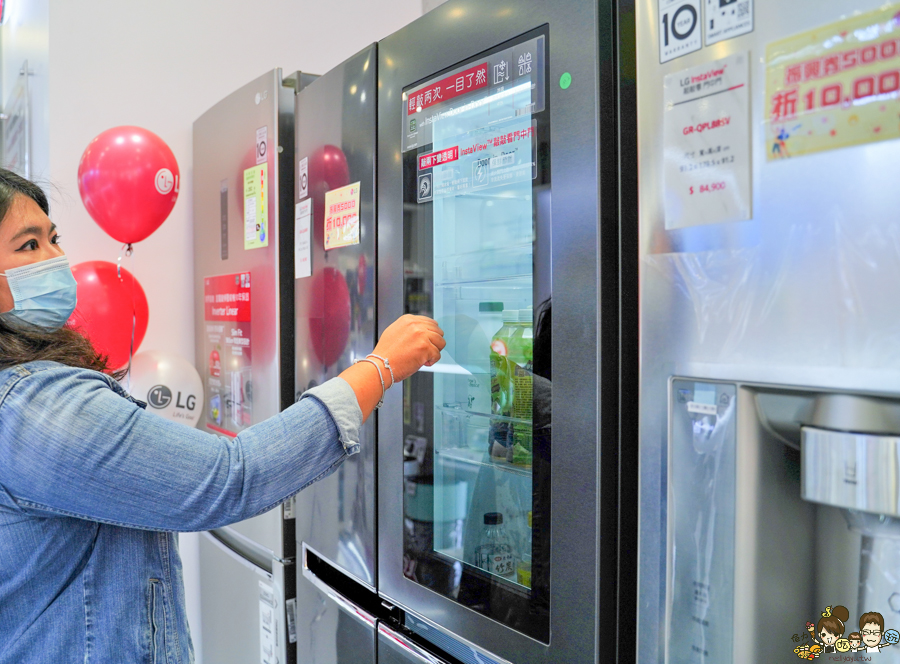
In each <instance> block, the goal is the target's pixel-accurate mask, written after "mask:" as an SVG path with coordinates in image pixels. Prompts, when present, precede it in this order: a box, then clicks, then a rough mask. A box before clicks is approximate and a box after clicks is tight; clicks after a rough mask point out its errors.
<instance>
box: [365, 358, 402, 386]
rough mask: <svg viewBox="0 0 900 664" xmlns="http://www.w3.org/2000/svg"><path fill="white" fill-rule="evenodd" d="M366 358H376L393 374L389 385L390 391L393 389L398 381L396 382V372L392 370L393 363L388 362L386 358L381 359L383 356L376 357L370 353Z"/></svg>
mask: <svg viewBox="0 0 900 664" xmlns="http://www.w3.org/2000/svg"><path fill="white" fill-rule="evenodd" d="M366 357H374V358H375V359H376V360H381V363H382V364H383V365H384V368H385V369H387V370H388V371H389V372H390V374H391V384H390V385H388V389H390V388H392V387H393V386H394V383H396V382H397V381H396V380H394V370H393V368H391V363H390V362H388V359H387V358H386V357H381V355H376V354H375V353H369V354H368V355H366Z"/></svg>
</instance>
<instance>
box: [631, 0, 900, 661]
mask: <svg viewBox="0 0 900 664" xmlns="http://www.w3.org/2000/svg"><path fill="white" fill-rule="evenodd" d="M701 5H702V7H701ZM683 6H685V7H689V8H690V9H681V8H682V7H683ZM880 7H882V5H881V4H880V3H877V2H874V1H868V0H863V1H861V2H853V3H849V2H846V1H840V0H824V1H822V2H810V1H807V0H804V1H802V2H792V3H783V2H775V1H774V0H754V1H753V2H747V1H746V0H741V2H736V3H735V2H728V1H726V0H722V1H721V2H720V1H719V0H715V1H713V0H709V1H707V0H704V2H702V3H700V2H696V3H693V2H687V1H685V2H668V1H666V0H660V2H659V3H656V2H642V3H636V5H635V17H636V44H637V72H638V76H637V101H638V141H639V148H638V157H639V163H640V171H639V182H640V205H639V209H640V224H639V229H640V253H639V255H640V271H641V281H640V297H641V300H640V301H641V305H640V319H641V337H640V351H641V370H640V371H641V372H640V380H641V412H640V501H639V505H640V532H639V536H640V548H639V552H640V554H639V584H638V589H639V603H638V606H639V610H638V621H637V627H638V634H637V639H636V641H635V650H634V657H636V659H637V660H638V661H641V662H660V663H662V662H673V663H674V662H756V661H773V662H775V661H778V662H788V661H796V660H797V657H798V655H800V654H803V652H795V651H796V649H800V648H803V647H804V646H810V645H812V644H813V642H812V641H811V640H810V634H809V632H808V630H807V623H808V622H809V623H811V624H812V625H813V631H816V630H817V629H818V628H817V625H818V624H819V623H820V621H821V620H822V619H823V618H825V617H827V616H826V615H825V614H828V613H831V611H832V609H834V608H835V607H836V606H838V605H840V606H843V607H846V609H847V611H848V613H849V619H848V620H847V621H846V624H845V625H844V630H843V634H842V636H843V637H844V638H846V637H847V636H849V635H850V634H851V633H853V632H860V631H862V630H861V627H860V626H859V620H860V618H861V616H862V615H863V614H865V613H868V612H878V613H880V614H882V616H883V619H884V623H885V624H884V631H885V634H882V635H881V638H884V639H885V640H884V641H882V642H881V645H882V646H883V650H882V652H881V653H879V654H878V656H877V658H878V660H879V661H885V662H895V661H900V652H898V650H900V648H898V647H896V645H893V644H891V643H890V639H891V638H892V637H891V635H889V634H887V632H888V630H891V629H893V630H897V629H898V628H900V613H898V611H900V585H898V584H900V560H898V558H897V551H898V547H897V535H898V529H897V507H898V502H897V495H898V482H897V477H898V462H897V444H898V434H900V428H898V420H897V413H898V410H897V409H898V407H900V387H898V386H900V356H898V354H897V350H896V349H897V347H898V346H897V344H896V342H897V331H898V320H900V318H898V316H897V313H896V312H897V309H896V306H895V303H894V299H895V298H894V297H893V295H892V294H891V292H892V291H891V290H890V288H889V287H887V286H886V285H887V284H890V283H893V280H894V279H895V278H896V275H897V266H898V265H900V262H898V255H897V249H896V245H895V244H894V243H893V240H892V238H894V237H895V236H896V234H897V233H898V231H900V226H898V220H897V217H896V215H895V214H894V213H893V212H892V210H894V209H896V207H897V205H898V204H900V193H898V190H897V188H896V186H894V185H893V165H894V164H896V162H897V158H898V155H900V146H898V143H897V141H875V142H870V141H869V140H868V139H867V138H866V139H859V140H858V144H856V145H852V146H848V147H843V148H840V149H825V150H823V151H820V152H816V153H810V154H801V153H802V152H803V150H802V149H796V148H794V147H792V146H797V145H802V143H800V142H798V141H801V140H807V139H806V138H805V137H806V136H813V135H814V134H819V133H820V132H824V133H825V134H827V133H829V132H830V131H831V132H833V133H831V136H839V135H841V132H842V131H844V130H845V128H846V127H852V126H853V125H855V123H856V121H858V120H860V119H861V118H866V117H871V116H870V115H868V114H870V112H873V111H874V113H876V114H877V113H878V112H880V111H879V110H878V109H879V106H880V105H882V104H883V105H884V108H885V111H884V112H887V111H888V110H890V111H891V112H894V111H895V110H896V109H895V106H896V99H895V96H893V97H892V96H890V95H888V96H887V97H884V98H880V99H878V100H877V103H876V102H872V103H874V104H875V105H874V106H869V107H866V105H867V104H868V103H870V101H872V100H868V96H867V94H866V89H865V87H864V86H863V87H862V88H857V89H856V90H854V93H853V94H854V95H857V99H856V100H855V102H854V99H846V100H845V99H843V98H841V99H838V100H837V102H836V105H837V106H839V107H841V106H842V104H844V103H846V106H845V107H844V108H847V109H851V108H854V109H859V110H858V116H857V115H855V114H854V113H853V112H852V111H850V112H848V114H847V116H837V117H840V118H842V119H841V124H840V126H834V127H833V128H832V127H825V129H821V130H820V128H819V127H811V126H810V125H809V123H808V119H807V118H806V117H804V113H812V107H814V106H815V105H816V104H818V103H819V101H820V99H821V97H820V96H819V92H818V91H817V92H816V93H815V94H813V95H812V96H810V97H807V96H806V95H807V94H808V91H809V89H810V86H807V87H806V88H803V87H798V88H797V90H799V93H797V92H796V91H795V92H793V93H792V92H791V90H790V89H789V90H788V91H787V93H786V94H798V96H800V97H801V99H800V102H799V104H798V106H797V107H796V110H797V111H798V117H795V118H793V119H785V118H783V117H781V116H779V113H781V112H782V111H784V110H785V108H787V107H785V108H782V109H781V110H780V111H776V110H775V109H776V108H777V107H776V106H774V105H773V104H777V103H779V102H778V101H776V99H775V97H774V96H773V97H770V96H767V85H771V79H770V77H771V75H772V67H773V62H775V60H776V56H775V55H773V53H774V52H775V51H773V50H772V49H773V47H772V46H771V45H772V44H773V43H774V42H779V41H780V40H784V39H786V38H789V37H791V36H793V35H799V34H801V33H806V32H807V31H810V33H809V35H808V36H807V37H806V38H804V39H803V41H804V48H807V49H808V50H807V53H809V55H808V59H809V60H811V61H816V60H817V58H818V59H820V60H821V62H822V67H823V69H822V70H821V72H822V76H825V74H824V71H825V70H824V67H825V64H824V63H825V59H826V56H828V55H829V54H826V56H822V55H821V54H819V55H817V53H819V51H818V50H817V49H819V48H826V49H832V50H833V51H834V53H838V54H840V53H841V52H842V51H844V50H848V49H851V48H857V46H858V48H860V49H863V50H865V49H867V48H869V46H867V44H866V43H860V44H858V45H856V46H854V45H852V44H850V43H848V42H852V41H853V40H854V39H862V40H863V41H865V40H869V41H872V40H874V41H875V43H877V40H878V39H879V38H881V37H883V35H884V34H885V32H884V30H885V28H883V27H878V26H879V25H881V26H884V25H887V26H891V25H892V23H891V19H890V17H888V20H887V22H886V23H884V22H883V23H881V24H879V23H878V22H877V21H876V22H875V23H873V24H872V26H875V27H872V26H869V29H868V32H866V31H865V30H864V29H861V28H860V29H857V30H856V31H854V30H853V29H848V30H847V31H846V32H845V33H844V34H843V35H841V31H840V29H837V30H835V29H826V28H822V29H821V30H817V29H819V28H820V27H821V26H826V25H827V24H830V23H832V22H836V21H839V20H846V19H848V17H852V16H853V15H854V14H863V15H864V14H865V13H867V12H870V11H873V10H876V9H879V8H880ZM678 11H680V12H681V14H680V20H681V21H683V22H680V23H678V24H677V27H676V25H675V23H674V21H675V19H676V16H675V12H678ZM731 11H734V12H735V14H734V16H737V15H738V12H740V13H742V14H743V15H744V16H747V15H748V14H749V16H750V19H751V22H750V24H749V28H750V31H748V32H746V33H744V34H739V35H738V36H735V37H733V38H730V39H729V38H723V39H720V38H719V37H716V36H715V35H716V34H719V33H716V32H715V30H716V29H717V28H715V25H716V23H715V22H716V21H719V20H720V19H722V18H723V17H724V24H727V25H733V24H734V23H733V22H732V23H728V21H732V18H731V17H732V16H733V15H732V14H730V13H729V12H731ZM885 11H887V10H885ZM691 17H693V19H696V25H695V26H693V27H691V20H693V19H692V18H691ZM745 25H747V24H745ZM720 27H721V25H720ZM673 29H674V30H675V32H673ZM692 30H696V31H697V33H696V35H694V37H692V38H689V32H690V31H692ZM676 33H677V34H676ZM832 33H834V34H837V35H838V38H837V39H835V40H833V41H831V42H828V41H826V38H825V37H824V36H822V35H825V34H832ZM711 34H712V35H714V36H713V37H712V38H711V37H710V35H711ZM698 35H699V36H698ZM678 40H680V42H679V41H678ZM698 40H699V41H698ZM672 48H680V49H681V50H680V52H676V51H673V50H666V49H672ZM885 52H886V53H887V54H888V55H890V48H888V50H887V51H885ZM679 53H684V55H679ZM798 57H799V56H798ZM741 58H743V61H742V60H741ZM742 62H743V63H746V64H745V66H746V81H745V82H744V83H741V85H745V86H746V88H747V89H748V90H749V97H748V99H749V101H748V103H747V106H746V115H745V116H744V117H738V116H736V115H732V116H730V117H731V118H732V120H733V121H734V122H735V124H736V126H739V127H742V128H743V130H745V131H746V132H747V134H746V135H747V145H746V146H744V145H742V144H735V145H737V147H738V148H740V150H743V151H744V152H745V154H744V155H743V156H739V157H738V158H739V159H744V158H746V162H745V163H747V165H748V168H749V175H750V179H749V181H750V182H751V186H750V189H749V193H750V195H749V198H748V199H747V201H745V203H746V207H743V209H744V210H745V211H748V213H747V214H743V213H741V212H738V213H736V214H733V213H734V210H731V211H726V212H723V210H724V208H719V209H717V210H711V209H709V208H707V209H705V210H704V209H701V208H700V207H694V206H692V204H690V203H688V204H684V207H681V208H679V205H682V204H683V200H684V199H683V198H681V197H680V196H681V194H680V192H679V191H678V190H677V189H676V185H677V183H678V182H681V180H679V178H678V176H677V175H676V177H674V178H673V177H672V171H671V169H670V168H669V167H670V166H671V164H672V163H673V160H674V161H676V162H677V159H680V158H681V155H682V154H683V153H684V152H685V150H684V149H682V146H684V145H687V142H685V141H684V140H683V139H679V138H676V137H674V136H673V134H672V133H671V125H667V113H670V112H671V111H672V108H673V105H672V104H668V105H667V103H666V101H667V94H668V88H667V87H666V86H667V77H669V78H668V81H672V80H677V81H682V82H683V83H684V88H685V90H686V93H687V90H688V89H689V88H691V89H692V86H693V85H695V82H694V81H693V79H692V77H691V73H690V70H692V69H693V68H695V67H699V68H702V67H708V66H710V65H713V64H715V63H727V64H728V66H733V65H734V63H742ZM741 66H744V65H743V64H742V65H741ZM885 66H886V67H887V70H891V66H890V65H889V64H888V65H885ZM713 69H715V68H713ZM801 71H802V72H804V73H803V74H802V75H801V79H800V80H801V81H804V80H806V79H804V78H803V77H804V76H809V77H813V78H814V77H816V76H819V75H820V74H816V73H815V71H816V70H815V69H814V67H813V66H811V68H810V69H809V70H808V71H805V70H804V69H803V67H801ZM863 78H865V77H864V76H863ZM699 80H700V81H701V82H702V81H705V80H707V79H705V78H702V79H699ZM851 83H852V80H851ZM833 85H834V81H833V80H824V78H823V83H822V84H821V87H822V88H823V89H824V88H826V87H828V86H833ZM829 89H830V90H832V91H833V90H834V89H835V88H833V87H831V88H829ZM817 90H818V88H817ZM723 93H724V91H723ZM829 94H831V93H829ZM711 99H712V98H711ZM719 99H721V97H719ZM824 99H825V101H826V103H828V104H831V99H830V97H828V96H826V97H825V98H824ZM808 100H811V102H810V103H806V102H807V101H808ZM708 103H709V104H710V106H714V105H715V104H716V103H719V102H713V101H710V102H708ZM854 103H855V105H854ZM792 110H793V109H792ZM842 112H843V111H842ZM788 114H789V113H788ZM895 115H896V113H895ZM851 116H852V118H854V119H853V121H852V122H851V121H850V118H851ZM828 121H830V120H827V119H822V118H820V117H818V116H816V122H817V123H819V125H820V127H823V126H825V125H826V124H827V122H828ZM804 123H805V124H804ZM801 127H802V133H801ZM704 128H705V127H704ZM793 132H797V133H798V137H797V138H795V140H794V141H793V142H792V141H791V140H789V139H790V136H791V135H792V134H793ZM682 133H683V136H688V134H689V132H687V129H686V128H684V129H683V132H682ZM707 136H708V141H707V143H708V144H705V145H702V146H701V149H704V150H706V149H712V150H713V151H714V152H715V154H716V155H718V154H719V151H717V149H716V148H717V146H718V145H720V143H718V142H717V141H716V139H715V138H714V137H713V135H712V134H708V135H707ZM745 148H746V149H745ZM747 150H749V152H748V151H747ZM794 150H796V151H794ZM684 156H685V158H689V157H690V158H693V157H691V156H690V155H684ZM718 158H719V157H717V156H713V158H712V160H715V159H718ZM667 162H668V165H667ZM729 173H730V175H729V178H731V179H728V180H727V181H728V183H729V184H728V186H738V187H739V186H740V185H739V181H740V178H741V177H742V176H741V175H740V173H738V170H737V168H735V169H733V170H731V171H729ZM723 181H724V180H723ZM673 183H675V184H673ZM698 193H701V192H698ZM685 210H688V211H689V212H687V213H686V212H685ZM707 213H711V214H713V215H719V216H720V217H728V216H729V215H731V217H732V218H733V219H736V220H732V221H728V220H723V221H720V222H717V223H700V222H699V221H698V220H699V219H700V218H701V217H703V216H704V215H706V214H707ZM691 215H694V221H691V218H690V217H691ZM742 217H749V218H748V219H745V220H741V218H742ZM678 218H680V219H681V220H682V221H684V220H686V223H672V220H673V219H678ZM694 223H696V225H692V224H694ZM898 636H900V635H898ZM836 647H837V650H838V652H837V653H835V654H832V655H828V654H827V653H826V654H823V655H822V657H823V659H825V658H827V657H829V656H831V657H838V656H840V655H841V654H843V655H844V658H846V657H848V656H853V655H856V654H857V653H852V652H847V651H842V650H841V648H842V647H848V644H846V643H844V644H841V642H840V641H838V642H837V644H836ZM860 654H863V653H860Z"/></svg>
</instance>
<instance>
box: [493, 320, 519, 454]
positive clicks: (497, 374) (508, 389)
mask: <svg viewBox="0 0 900 664" xmlns="http://www.w3.org/2000/svg"><path fill="white" fill-rule="evenodd" d="M502 316H503V326H502V327H501V328H500V329H499V330H497V333H496V334H495V335H494V336H493V338H492V339H491V415H494V416H500V417H509V416H510V411H511V409H512V401H513V381H512V371H511V365H510V363H509V342H510V340H511V338H512V335H513V334H514V333H515V331H516V326H517V324H518V322H519V312H518V310H516V309H505V310H504V311H503V314H502ZM489 444H490V449H491V456H492V457H494V458H498V459H505V458H506V446H507V445H508V444H509V422H507V421H505V420H498V419H496V418H494V417H492V418H491V426H490V433H489Z"/></svg>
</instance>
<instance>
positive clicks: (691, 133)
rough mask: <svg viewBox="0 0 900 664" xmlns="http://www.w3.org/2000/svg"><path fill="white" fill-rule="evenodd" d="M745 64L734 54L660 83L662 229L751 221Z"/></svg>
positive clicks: (741, 56)
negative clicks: (662, 176)
mask: <svg viewBox="0 0 900 664" xmlns="http://www.w3.org/2000/svg"><path fill="white" fill-rule="evenodd" d="M749 61H750V54H749V53H736V54H735V55H731V56H729V57H727V58H723V59H722V60H715V61H713V62H709V63H706V64H703V65H699V66H697V67H691V68H690V69H685V70H682V71H680V72H676V73H674V74H669V75H668V76H666V78H665V83H664V101H665V114H664V124H663V146H662V150H663V155H664V177H665V187H664V191H665V218H666V221H665V226H666V229H669V230H671V229H675V228H685V227H687V226H699V225H702V224H716V223H720V222H727V221H741V220H744V219H749V218H750V214H751V169H750V96H749V94H748V83H749Z"/></svg>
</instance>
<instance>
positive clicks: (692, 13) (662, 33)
mask: <svg viewBox="0 0 900 664" xmlns="http://www.w3.org/2000/svg"><path fill="white" fill-rule="evenodd" d="M700 20H701V19H700V0H659V24H658V25H657V27H658V28H659V61H660V62H661V63H662V62H668V61H669V60H674V59H675V58H680V57H681V56H682V55H687V54H688V53H693V52H694V51H699V50H700V49H701V48H703V31H702V30H701V27H700Z"/></svg>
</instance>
